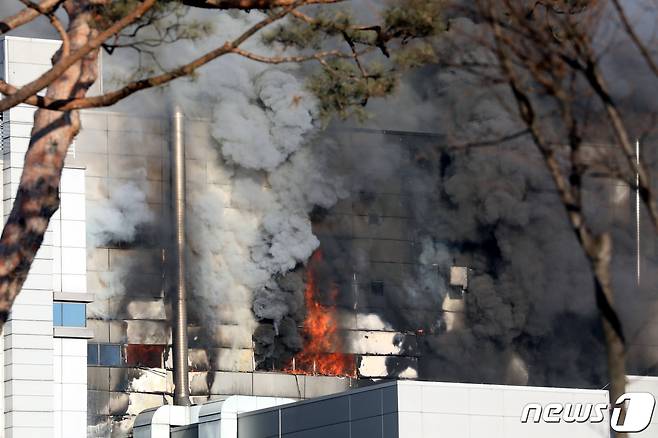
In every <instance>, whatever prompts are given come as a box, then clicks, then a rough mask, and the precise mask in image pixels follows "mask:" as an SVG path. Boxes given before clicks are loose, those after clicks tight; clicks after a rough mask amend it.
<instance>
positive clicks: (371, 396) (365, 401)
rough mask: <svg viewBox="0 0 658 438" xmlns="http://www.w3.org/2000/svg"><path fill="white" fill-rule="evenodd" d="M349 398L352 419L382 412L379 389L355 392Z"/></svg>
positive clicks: (372, 415)
mask: <svg viewBox="0 0 658 438" xmlns="http://www.w3.org/2000/svg"><path fill="white" fill-rule="evenodd" d="M350 399H351V401H350V414H351V416H350V418H351V419H352V421H354V420H359V419H362V418H368V417H374V416H377V415H380V414H381V413H382V391H381V390H373V391H365V392H361V393H357V394H354V395H351V396H350ZM356 436H359V435H356Z"/></svg>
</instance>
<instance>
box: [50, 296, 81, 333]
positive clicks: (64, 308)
mask: <svg viewBox="0 0 658 438" xmlns="http://www.w3.org/2000/svg"><path fill="white" fill-rule="evenodd" d="M86 313H87V312H86V306H85V304H84V303H68V302H58V301H55V302H54V303H53V325H54V326H56V327H85V326H86V325H87V314H86Z"/></svg>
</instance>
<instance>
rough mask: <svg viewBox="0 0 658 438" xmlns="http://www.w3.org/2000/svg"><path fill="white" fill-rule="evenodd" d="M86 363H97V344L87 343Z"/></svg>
mask: <svg viewBox="0 0 658 438" xmlns="http://www.w3.org/2000/svg"><path fill="white" fill-rule="evenodd" d="M87 365H98V344H92V343H89V344H87Z"/></svg>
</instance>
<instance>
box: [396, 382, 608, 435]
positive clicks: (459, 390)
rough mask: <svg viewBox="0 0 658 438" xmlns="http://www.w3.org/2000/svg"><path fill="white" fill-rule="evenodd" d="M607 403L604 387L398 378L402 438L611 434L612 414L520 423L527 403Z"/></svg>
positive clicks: (400, 432) (400, 433)
mask: <svg viewBox="0 0 658 438" xmlns="http://www.w3.org/2000/svg"><path fill="white" fill-rule="evenodd" d="M578 402H580V403H607V402H608V393H607V392H606V391H592V390H579V389H573V390H571V389H557V388H535V387H525V386H501V385H474V384H463V383H439V382H416V381H403V382H398V412H399V414H398V415H399V417H398V421H399V423H398V424H399V436H400V438H455V437H459V438H556V437H563V438H609V432H608V431H609V420H607V419H606V420H604V421H603V422H601V423H598V424H592V423H582V424H576V423H571V424H570V423H564V422H560V423H552V424H547V423H543V422H540V423H532V422H530V423H527V424H523V423H521V421H520V419H521V414H522V412H523V408H524V406H525V405H526V404H528V403H540V404H542V405H546V404H548V403H578Z"/></svg>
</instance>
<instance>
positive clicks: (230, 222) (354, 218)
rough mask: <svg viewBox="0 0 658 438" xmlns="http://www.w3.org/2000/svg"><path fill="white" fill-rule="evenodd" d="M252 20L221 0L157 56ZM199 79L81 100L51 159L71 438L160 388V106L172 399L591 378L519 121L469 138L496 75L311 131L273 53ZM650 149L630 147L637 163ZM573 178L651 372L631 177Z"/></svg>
mask: <svg viewBox="0 0 658 438" xmlns="http://www.w3.org/2000/svg"><path fill="white" fill-rule="evenodd" d="M258 17H259V15H258V13H257V12H252V13H250V14H236V15H229V14H225V15H222V16H221V17H220V18H219V21H220V23H219V24H221V26H220V30H219V31H218V32H219V34H218V35H215V36H213V37H212V38H209V39H208V41H202V42H200V43H196V45H194V44H187V43H185V42H182V43H180V44H179V45H178V46H176V48H177V49H179V50H178V51H177V53H179V54H180V53H185V54H187V55H190V56H192V55H193V54H195V53H197V52H200V51H202V50H203V49H204V47H203V46H204V45H207V46H211V45H213V44H216V43H217V41H222V42H223V41H224V39H225V38H227V37H228V36H230V35H231V34H233V33H235V32H237V30H239V29H241V28H242V27H243V26H244V25H245V24H248V23H252V22H254V21H255V20H256V19H258ZM462 24H463V23H462ZM470 25H472V23H471V24H468V26H470ZM468 26H467V27H468ZM468 29H470V28H467V31H468ZM253 45H254V46H255V47H251V48H255V49H258V50H267V49H266V48H264V47H262V45H260V43H259V42H253ZM461 47H462V46H460V48H461ZM170 49H171V47H167V48H166V49H165V50H170ZM161 58H162V61H163V63H165V64H166V63H167V62H172V60H171V59H169V58H168V57H167V56H165V55H162V57H161ZM124 65H130V64H128V63H125V64H121V63H115V65H114V66H112V65H111V63H107V67H108V68H109V69H113V70H114V71H113V72H114V73H117V72H116V70H121V69H122V68H124ZM119 73H125V72H122V71H119ZM202 73H203V74H200V76H199V77H198V78H196V80H195V81H194V82H182V83H177V84H175V86H173V87H171V88H170V89H168V90H167V92H165V93H163V94H160V95H154V94H143V95H140V96H139V97H133V98H131V99H129V100H128V101H127V103H125V104H124V105H123V106H122V107H119V108H116V109H114V112H103V111H88V112H84V113H83V117H82V125H83V130H82V132H81V133H80V135H79V136H78V137H77V139H76V142H75V148H74V150H75V153H74V154H72V155H71V156H69V158H68V161H67V165H69V166H83V167H84V168H85V186H86V192H85V193H86V195H85V196H86V212H87V221H86V227H87V248H88V258H87V289H88V291H89V292H90V293H93V294H94V295H95V299H94V302H93V303H91V304H89V305H87V325H88V327H89V328H91V329H93V331H94V338H93V339H91V340H90V341H89V349H88V355H87V356H88V363H89V366H88V373H87V374H88V388H89V396H88V432H89V435H90V436H109V435H111V436H121V435H124V434H126V433H128V431H129V430H130V427H131V421H132V419H133V418H134V416H135V415H136V414H138V413H139V412H141V411H142V410H144V409H146V408H149V407H152V406H158V405H161V404H164V403H171V401H172V400H171V398H172V392H173V386H172V385H173V384H172V377H171V363H172V361H171V358H170V355H171V348H170V345H171V334H170V333H171V327H170V321H171V317H172V313H171V307H170V305H169V300H168V296H169V294H170V293H171V288H172V284H171V278H170V274H169V273H170V272H171V270H172V268H173V266H172V251H171V249H172V247H171V245H172V228H171V204H170V201H171V180H170V174H171V172H170V170H171V169H170V163H171V157H170V152H169V149H170V140H171V125H170V117H169V115H170V111H171V108H172V107H173V105H174V103H178V104H180V105H181V106H182V108H183V110H184V112H185V114H186V119H185V147H186V154H187V160H186V167H187V172H186V173H187V181H186V187H187V195H188V196H187V199H188V208H187V233H188V234H187V237H188V243H189V245H188V251H187V254H186V256H187V262H188V267H189V268H188V275H187V285H188V288H189V294H190V304H189V310H188V312H189V321H190V322H189V327H188V332H189V344H190V358H189V362H190V369H191V372H190V386H191V394H192V401H193V402H203V401H206V400H209V399H218V398H223V397H225V396H227V395H234V394H243V395H263V396H281V397H289V398H295V399H300V398H308V397H313V396H317V395H323V394H326V393H330V392H337V391H340V390H342V389H345V388H347V387H350V386H356V385H360V384H362V383H367V382H368V381H369V380H370V379H374V378H403V379H404V378H409V379H416V378H418V379H427V380H442V381H458V382H476V383H508V384H517V385H525V384H532V385H548V386H563V387H564V386H570V387H587V388H601V387H604V386H605V385H606V383H607V382H606V380H605V379H606V378H605V375H606V369H605V365H604V364H605V353H604V347H603V345H604V344H603V341H602V339H601V338H602V335H601V330H600V325H599V320H598V316H597V313H596V306H595V303H594V295H593V292H592V284H591V274H590V272H589V268H588V266H587V263H586V260H585V258H584V256H583V254H582V251H581V250H580V247H579V246H578V244H577V242H576V240H575V238H574V236H573V232H572V230H571V229H570V228H569V226H568V222H567V220H566V217H565V213H564V208H563V206H562V205H561V203H560V202H559V200H558V198H557V195H556V193H555V189H554V186H553V184H552V182H551V179H550V177H549V176H548V174H547V173H546V171H545V169H544V166H543V163H542V160H541V158H540V157H539V156H538V155H537V153H536V151H535V150H534V148H532V147H531V146H530V143H529V142H528V141H527V139H524V138H522V137H518V138H516V139H515V140H512V141H507V142H503V143H500V144H498V143H497V144H485V143H486V142H485V143H482V144H478V141H480V140H482V139H492V138H499V137H502V136H504V135H506V134H509V133H510V132H515V131H516V128H518V126H516V124H515V122H514V121H513V120H511V119H512V118H511V117H510V116H509V114H508V113H507V112H506V111H505V110H504V109H503V108H502V107H501V102H500V100H499V99H498V97H499V96H496V95H495V93H494V91H498V90H492V89H489V88H488V87H483V86H482V85H481V84H475V83H474V82H473V81H472V80H471V81H469V79H472V78H466V77H465V76H464V75H462V74H461V73H460V72H457V71H454V70H450V69H446V70H440V71H439V70H438V69H436V68H429V69H427V70H423V71H421V72H419V73H418V74H417V75H416V76H414V77H412V78H411V79H410V80H408V81H405V82H404V83H403V84H402V86H401V88H400V90H399V91H398V94H397V95H396V96H395V97H394V99H392V100H390V101H386V102H383V103H382V102H372V104H371V105H369V107H368V109H369V110H372V111H373V113H374V114H375V115H376V116H377V117H376V118H375V119H374V121H372V122H370V123H368V124H367V126H368V127H369V129H362V128H355V127H354V126H355V125H354V124H353V123H350V122H345V123H334V124H332V125H331V126H330V128H329V129H328V130H327V131H323V130H321V129H320V126H321V121H320V120H318V116H317V110H316V102H315V101H314V98H313V96H310V95H309V93H308V92H307V91H306V90H305V88H304V84H303V81H302V79H300V77H301V76H302V75H301V74H300V73H301V72H300V71H299V70H298V69H297V68H296V67H273V66H264V65H260V64H257V63H253V62H251V61H246V60H242V59H238V58H230V57H227V58H226V59H222V60H221V62H218V63H217V64H214V65H213V66H211V67H210V68H209V69H208V70H207V71H203V72H202ZM126 76H127V75H126ZM142 109H143V111H142ZM136 113H140V114H136ZM145 113H149V114H151V115H150V116H148V115H145ZM653 144H655V138H652V137H648V138H645V139H643V145H642V151H643V152H642V153H643V157H645V159H646V162H647V163H650V164H651V165H654V164H655V162H656V161H655V156H654V155H655V152H654V149H655V148H651V146H652V145H653ZM470 145H473V146H470ZM590 149H591V151H592V157H594V158H593V159H597V157H598V158H600V157H601V156H606V155H607V153H606V150H607V149H606V147H605V145H603V146H600V145H598V146H592V147H591V148H590ZM615 159H616V158H615ZM586 184H587V188H588V196H589V195H591V197H589V198H588V199H589V200H588V209H589V213H588V214H589V216H590V217H592V218H593V219H595V221H594V222H595V223H596V226H597V227H599V228H601V229H605V228H610V229H612V230H613V234H614V244H615V259H614V260H613V279H614V281H615V290H616V291H617V292H618V296H617V297H616V299H617V302H618V303H619V311H620V314H621V317H622V322H623V324H624V327H625V329H626V332H627V336H628V339H629V368H630V370H629V371H631V372H634V373H637V374H654V373H655V371H656V366H655V363H656V361H657V360H658V348H657V345H658V342H656V340H655V336H654V335H653V333H656V330H655V329H654V328H655V323H656V321H657V319H656V318H655V316H654V315H655V306H656V304H655V299H654V297H653V291H652V286H653V284H655V280H656V278H655V272H656V270H655V269H654V268H655V266H656V256H657V254H656V252H655V251H656V248H655V245H654V242H653V238H649V237H643V238H642V239H641V256H642V257H641V260H642V262H641V263H642V272H643V274H642V281H641V283H640V285H639V287H638V285H637V282H636V271H635V263H636V250H637V248H636V247H635V239H636V235H635V225H636V224H635V214H636V212H635V209H634V208H635V203H634V193H633V192H632V191H631V189H630V187H629V186H628V185H625V184H619V183H616V182H612V181H609V180H601V179H600V178H597V177H593V178H590V179H588V180H587V182H586ZM641 224H642V225H641V227H642V236H652V235H653V234H652V232H651V230H650V229H649V226H648V221H647V220H646V218H645V217H644V215H642V216H641ZM453 268H459V269H458V270H456V271H455V270H453ZM453 274H454V275H455V278H452V277H451V275H453ZM463 274H466V275H465V278H457V277H459V276H460V275H461V276H463ZM311 310H314V311H311ZM309 316H311V318H309ZM317 323H321V324H317ZM318 341H321V342H318ZM328 361H329V362H330V363H333V364H336V363H340V365H341V366H340V368H339V369H335V368H326V367H325V366H326V363H327V362H328ZM323 374H328V375H327V376H323ZM341 376H343V377H341ZM344 376H348V377H344Z"/></svg>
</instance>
